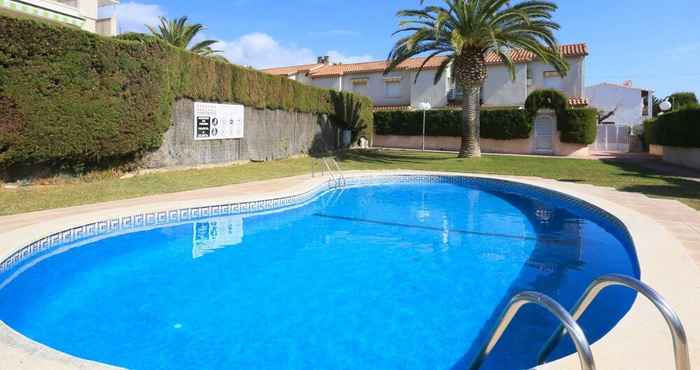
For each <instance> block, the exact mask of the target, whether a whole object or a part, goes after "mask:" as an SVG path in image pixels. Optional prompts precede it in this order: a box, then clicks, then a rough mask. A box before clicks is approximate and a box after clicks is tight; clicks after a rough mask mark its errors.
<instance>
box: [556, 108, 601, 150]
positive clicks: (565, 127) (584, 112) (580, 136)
mask: <svg viewBox="0 0 700 370" xmlns="http://www.w3.org/2000/svg"><path fill="white" fill-rule="evenodd" d="M564 116H565V117H564V119H558V120H557V129H558V130H559V132H560V133H561V137H560V139H561V141H562V142H563V143H571V144H584V145H591V144H593V143H594V142H595V139H596V135H597V134H598V111H596V110H595V109H592V108H574V109H567V110H566V111H565V112H564Z"/></svg>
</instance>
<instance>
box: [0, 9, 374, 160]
mask: <svg viewBox="0 0 700 370" xmlns="http://www.w3.org/2000/svg"><path fill="white" fill-rule="evenodd" d="M0 34H2V35H12V37H5V38H3V42H1V43H0V67H1V68H0V169H5V170H7V169H9V168H14V167H29V166H33V165H47V166H56V165H59V164H60V165H62V166H64V167H65V166H66V165H67V166H69V167H72V166H74V167H77V168H79V167H81V166H85V165H92V164H99V163H104V162H109V161H118V160H129V159H133V158H135V157H137V156H138V155H140V154H142V153H144V152H147V151H150V150H154V149H157V148H158V147H159V146H160V144H161V141H162V137H163V133H164V132H165V131H166V130H167V129H168V128H169V126H170V119H171V108H172V105H173V103H174V101H175V99H176V98H190V99H194V100H204V101H213V102H235V103H239V104H243V105H246V106H249V107H254V108H259V109H282V110H286V111H298V112H305V113H319V114H329V115H330V116H331V117H337V116H340V115H339V114H337V111H338V109H339V108H338V107H349V108H348V109H349V110H354V111H355V115H354V116H356V117H357V118H356V119H355V122H354V124H355V128H359V127H365V129H364V132H365V133H366V134H367V135H371V132H372V121H373V115H372V103H371V101H370V100H369V99H367V98H365V97H360V96H357V95H353V94H348V93H337V92H333V91H331V90H325V89H320V88H315V87H311V86H305V85H302V84H299V83H297V82H294V81H291V80H289V79H286V78H282V77H276V76H271V75H267V74H264V73H261V72H257V71H255V70H252V69H248V68H244V67H240V66H236V65H231V64H227V63H221V62H217V61H215V60H212V59H208V58H203V57H200V56H197V55H194V54H192V53H190V52H187V51H185V50H181V49H177V48H173V47H171V46H169V45H167V44H165V43H163V42H161V41H158V40H153V39H148V38H146V39H143V40H140V39H139V40H137V41H129V40H118V39H113V38H104V37H100V36H97V35H93V34H90V33H88V32H83V31H79V30H75V29H71V28H67V27H63V26H59V25H51V24H46V23H42V22H36V21H32V20H23V19H15V18H9V17H2V16H0ZM344 115H347V114H344ZM340 123H342V124H343V125H344V126H348V124H347V122H340Z"/></svg>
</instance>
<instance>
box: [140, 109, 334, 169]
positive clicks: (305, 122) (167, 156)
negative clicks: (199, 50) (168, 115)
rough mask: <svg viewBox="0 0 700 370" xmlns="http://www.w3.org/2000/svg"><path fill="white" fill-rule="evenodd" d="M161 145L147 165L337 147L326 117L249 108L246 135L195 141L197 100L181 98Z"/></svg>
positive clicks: (249, 157) (272, 156)
mask: <svg viewBox="0 0 700 370" xmlns="http://www.w3.org/2000/svg"><path fill="white" fill-rule="evenodd" d="M173 109H174V112H173V122H172V125H171V126H170V129H168V131H167V132H166V133H165V136H164V138H163V144H162V145H161V147H160V149H158V150H157V151H155V152H153V153H151V154H149V155H147V156H146V157H145V158H144V159H143V166H144V167H147V168H163V167H172V166H195V165H204V164H217V163H230V162H236V161H266V160H274V159H284V158H288V157H290V156H293V155H297V154H302V153H309V152H313V151H323V150H330V149H334V148H335V147H336V142H337V132H336V129H335V128H334V127H333V126H332V124H331V123H330V122H329V120H328V118H327V116H325V115H317V114H311V113H298V112H287V111H281V110H267V109H255V108H249V107H246V108H245V118H244V119H245V129H244V137H243V139H230V140H204V141H195V140H194V118H193V117H194V102H193V101H192V100H189V99H181V100H178V101H177V102H176V103H175V104H174V107H173Z"/></svg>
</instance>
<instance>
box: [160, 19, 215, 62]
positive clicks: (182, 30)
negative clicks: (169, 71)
mask: <svg viewBox="0 0 700 370" xmlns="http://www.w3.org/2000/svg"><path fill="white" fill-rule="evenodd" d="M146 27H148V30H149V31H151V34H152V35H153V36H155V37H157V38H159V39H161V40H164V41H166V42H167V43H169V44H170V45H173V46H175V47H178V48H182V49H187V50H189V51H191V52H193V53H195V54H199V55H202V56H205V57H212V58H216V59H220V60H221V58H223V56H221V55H218V54H219V53H220V52H221V51H220V50H214V49H212V45H214V44H216V43H217V42H218V41H217V40H204V41H200V42H197V43H195V44H194V45H191V44H192V43H193V40H194V38H195V37H196V36H197V34H199V33H200V32H202V31H204V30H205V29H206V27H204V25H202V24H199V23H189V22H188V20H187V17H181V18H177V19H170V20H169V19H167V18H165V17H160V26H158V29H156V28H154V27H151V26H146Z"/></svg>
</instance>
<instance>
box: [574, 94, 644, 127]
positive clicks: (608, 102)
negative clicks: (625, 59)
mask: <svg viewBox="0 0 700 370" xmlns="http://www.w3.org/2000/svg"><path fill="white" fill-rule="evenodd" d="M585 95H586V97H587V98H588V103H589V104H590V106H591V107H593V108H596V109H598V110H603V111H606V112H609V111H612V110H614V109H615V108H617V111H616V112H615V114H614V115H613V116H611V117H609V118H607V119H606V120H605V121H606V122H614V123H615V124H617V125H627V126H634V125H639V124H641V123H643V122H644V119H643V117H642V107H643V101H642V91H641V90H639V89H634V88H627V87H624V86H616V85H609V84H600V85H594V86H589V87H587V88H586V93H585ZM650 96H651V94H650Z"/></svg>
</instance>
